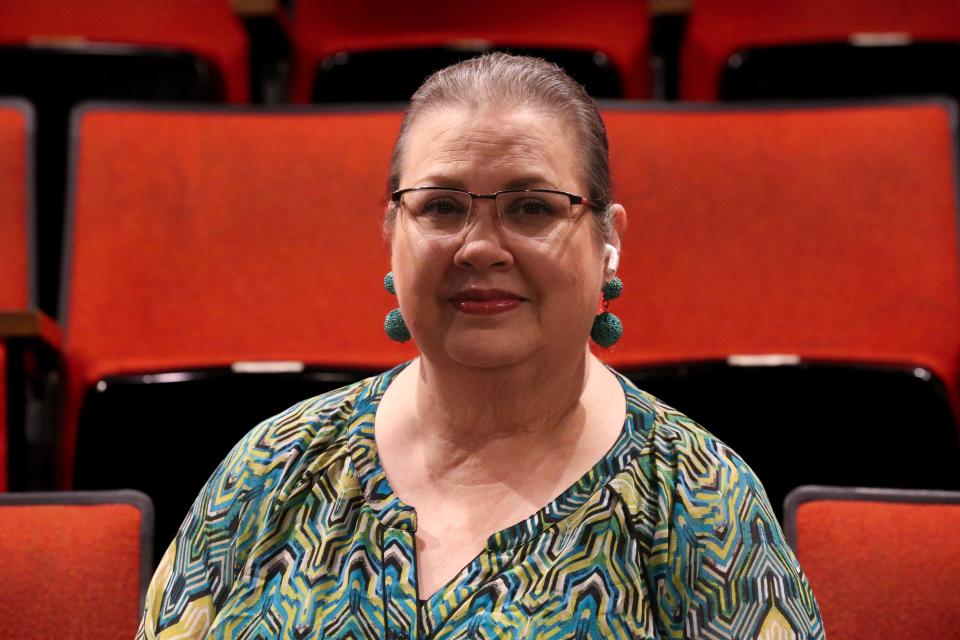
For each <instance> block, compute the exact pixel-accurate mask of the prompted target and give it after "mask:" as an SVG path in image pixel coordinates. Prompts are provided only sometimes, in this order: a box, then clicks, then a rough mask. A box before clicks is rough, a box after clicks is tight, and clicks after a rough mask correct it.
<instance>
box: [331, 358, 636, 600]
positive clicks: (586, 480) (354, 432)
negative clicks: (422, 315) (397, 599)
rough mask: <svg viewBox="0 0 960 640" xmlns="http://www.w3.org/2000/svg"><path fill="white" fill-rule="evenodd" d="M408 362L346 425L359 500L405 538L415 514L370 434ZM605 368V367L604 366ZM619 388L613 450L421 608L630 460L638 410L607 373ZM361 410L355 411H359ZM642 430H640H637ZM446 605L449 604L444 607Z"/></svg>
mask: <svg viewBox="0 0 960 640" xmlns="http://www.w3.org/2000/svg"><path fill="white" fill-rule="evenodd" d="M409 364H410V362H405V363H403V364H401V365H398V366H396V367H394V368H393V369H390V370H389V371H386V372H384V373H382V374H380V375H379V376H377V377H376V378H375V379H374V381H373V383H372V384H371V385H370V386H369V387H368V388H367V389H366V390H365V391H364V392H362V393H361V395H360V396H359V397H358V398H357V400H356V405H355V412H354V415H353V416H352V418H351V421H350V424H349V436H348V437H349V440H350V451H351V456H352V458H353V462H354V465H355V467H356V469H357V476H358V480H359V483H360V489H361V491H362V493H363V496H364V500H365V502H366V503H367V505H368V506H369V507H370V509H371V510H372V512H373V513H374V515H375V516H376V518H377V519H378V520H379V521H380V523H381V524H383V525H384V526H387V527H392V528H397V529H402V530H405V531H407V532H408V533H410V534H415V533H416V530H417V514H416V510H415V509H414V508H413V507H412V506H410V505H408V504H406V503H405V502H403V500H402V499H401V498H400V497H399V496H398V495H397V494H396V493H395V492H394V490H393V487H392V486H391V485H390V481H389V480H388V479H387V476H386V473H385V472H384V470H383V465H382V464H381V461H380V455H379V452H378V449H377V443H376V439H375V434H374V428H375V421H376V413H377V408H378V407H379V404H380V400H381V399H382V398H383V395H384V393H385V392H386V390H387V388H388V387H389V386H390V384H391V383H392V382H393V380H394V379H395V378H396V377H397V375H398V374H399V373H400V372H401V371H403V370H404V369H405V368H406V367H407V366H408V365H409ZM604 366H606V365H604ZM607 368H608V370H609V371H610V372H611V373H612V374H613V375H614V377H616V379H617V382H618V383H619V384H620V386H621V388H622V390H623V394H624V398H625V404H626V417H625V418H624V422H623V427H622V428H621V430H620V434H619V435H618V436H617V439H616V440H615V441H614V443H613V445H611V447H610V448H609V449H608V450H607V452H606V453H605V454H604V455H603V456H602V457H601V458H600V459H599V460H598V461H597V462H596V463H594V465H593V466H592V467H591V468H590V469H589V470H588V471H587V472H585V473H584V474H583V475H582V476H581V477H580V478H579V479H577V480H576V481H575V482H574V483H573V484H571V485H570V486H569V487H567V488H566V489H564V490H563V491H562V492H561V493H560V494H559V495H558V496H556V497H555V498H554V499H553V500H551V501H550V502H548V503H547V504H546V505H544V506H543V507H541V508H540V509H538V510H537V511H535V512H534V513H532V514H531V515H529V516H527V517H526V518H524V519H522V520H520V521H519V522H517V523H515V524H513V525H510V526H508V527H505V528H503V529H501V530H499V531H497V532H495V533H493V534H491V535H490V536H488V537H487V540H486V543H485V544H484V548H483V550H481V551H480V553H478V554H477V555H476V556H474V557H473V558H472V559H471V560H470V561H469V562H468V563H467V564H466V565H464V567H463V568H462V569H460V570H459V571H458V572H457V573H456V574H455V575H454V576H453V577H452V578H451V579H450V580H449V581H447V582H446V583H444V584H443V586H441V587H440V588H439V589H437V590H436V591H435V592H434V593H432V594H430V595H429V596H428V597H427V598H421V597H420V594H419V593H418V595H417V598H418V604H419V605H420V606H421V608H426V609H427V610H430V611H432V610H433V609H434V607H436V606H437V605H438V604H439V603H440V602H441V601H444V600H445V598H444V596H445V595H446V594H447V593H449V592H451V591H460V590H461V589H460V588H461V587H468V586H469V584H468V583H469V582H470V581H471V580H470V576H471V575H472V574H473V572H472V571H471V568H472V567H474V565H476V563H477V562H479V561H481V560H482V559H483V557H484V556H485V555H490V554H495V555H498V556H504V555H506V556H509V555H511V554H510V551H511V550H513V549H515V548H516V547H518V546H520V545H522V544H524V543H526V542H528V541H530V540H533V539H534V538H536V537H537V536H539V535H540V534H541V533H543V532H544V531H546V530H547V529H549V528H550V527H552V526H554V525H556V524H557V523H558V522H561V521H562V520H564V519H565V518H566V517H567V516H569V515H570V514H571V513H573V512H575V511H576V510H577V509H578V508H579V507H580V506H581V505H583V504H584V503H585V502H586V501H587V500H589V499H590V497H591V496H592V495H594V494H595V493H596V492H597V491H598V490H599V489H601V488H602V487H603V486H605V485H606V484H607V483H608V482H609V481H610V480H611V479H612V478H613V477H614V476H616V475H617V474H618V473H619V472H620V471H621V470H622V469H623V468H624V467H625V466H626V465H627V463H628V462H629V461H630V460H631V459H632V458H633V457H634V455H632V454H631V452H635V451H636V450H637V447H635V446H634V445H636V444H638V443H637V438H638V437H639V435H638V430H637V425H636V424H635V414H636V413H637V410H638V409H639V406H638V405H639V402H638V399H637V398H636V397H635V395H636V389H635V388H633V385H632V384H631V383H630V382H629V381H628V380H627V379H626V378H624V377H623V376H622V375H621V374H619V373H618V372H616V371H614V370H613V369H612V368H610V367H607ZM361 408H362V410H357V409H361ZM640 426H641V429H642V426H643V425H640ZM448 604H449V603H448Z"/></svg>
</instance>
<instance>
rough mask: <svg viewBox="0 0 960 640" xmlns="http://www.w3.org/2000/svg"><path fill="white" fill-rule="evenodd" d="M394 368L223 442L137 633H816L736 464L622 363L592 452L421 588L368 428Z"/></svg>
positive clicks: (775, 529) (785, 555)
mask: <svg viewBox="0 0 960 640" xmlns="http://www.w3.org/2000/svg"><path fill="white" fill-rule="evenodd" d="M399 370H400V368H397V369H394V370H392V371H388V372H386V373H384V374H382V375H379V376H376V377H374V378H370V379H367V380H364V381H361V382H358V383H356V384H354V385H351V386H349V387H345V388H343V389H339V390H337V391H333V392H330V393H327V394H325V395H322V396H318V397H316V398H313V399H311V400H307V401H305V402H302V403H300V404H298V405H296V406H294V407H292V408H291V409H289V410H288V411H286V412H284V413H282V414H280V415H278V416H276V417H274V418H271V419H270V420H267V421H266V422H264V423H262V424H260V425H259V426H257V427H256V428H255V429H254V430H253V431H251V432H250V433H249V434H248V435H247V436H246V437H245V438H244V439H243V440H242V441H241V442H240V443H239V444H238V445H237V446H236V447H235V448H234V449H233V451H232V452H231V453H230V454H229V455H228V456H227V458H226V460H224V462H223V463H222V464H221V465H220V466H219V468H217V470H216V471H215V472H214V474H213V476H212V477H211V478H210V481H209V482H208V483H207V485H206V486H205V487H204V489H203V491H202V493H201V494H200V496H199V497H198V498H197V501H196V503H195V504H194V506H193V508H192V510H191V511H190V514H189V515H188V516H187V518H186V520H185V521H184V523H183V526H182V527H181V528H180V531H179V533H178V534H177V536H176V539H175V540H174V541H173V543H172V544H171V545H170V548H169V549H168V550H167V552H166V554H165V555H164V557H163V560H162V561H161V562H160V566H159V568H158V569H157V572H156V575H155V576H154V578H153V582H152V583H151V585H150V590H149V592H148V594H147V599H146V606H145V610H144V614H143V619H142V621H141V624H140V630H139V632H138V635H137V637H138V638H140V639H146V638H159V639H163V640H167V639H172V638H231V639H240V638H247V639H251V640H253V639H257V638H263V639H267V638H271V639H272V638H297V639H305V638H315V639H317V640H319V639H321V638H322V639H324V640H334V639H337V640H339V639H348V638H349V639H357V640H359V639H367V638H369V639H373V638H382V639H396V638H399V639H403V640H406V639H411V640H412V639H421V638H431V639H436V640H453V639H455V638H456V639H461V638H462V639H467V638H471V639H473V638H511V639H514V638H515V639H518V640H519V639H527V638H550V639H555V638H556V639H561V638H576V639H578V640H585V639H587V638H597V639H600V638H603V639H610V638H630V639H637V638H644V639H646V638H718V639H719V638H723V639H729V638H738V639H740V638H743V639H746V638H771V639H772V638H777V639H786V638H798V639H804V640H806V639H810V638H823V635H824V634H823V625H822V623H821V620H820V614H819V611H818V610H817V605H816V602H815V601H814V598H813V594H812V592H811V591H810V586H809V584H808V583H807V580H806V578H805V577H804V575H803V573H802V572H801V570H800V567H799V565H798V564H797V561H796V559H795V558H794V556H793V554H792V553H791V551H790V549H789V548H788V547H787V544H786V542H785V541H784V538H783V534H782V532H781V531H780V527H779V525H778V524H777V522H776V519H775V518H774V516H773V513H772V511H771V509H770V506H769V503H768V501H767V498H766V495H765V494H764V491H763V488H762V487H761V486H760V483H759V482H758V481H757V479H756V477H755V476H754V475H753V472H752V471H751V470H750V468H749V467H748V466H747V465H746V463H744V462H743V460H741V459H740V458H739V457H738V456H737V454H736V453H734V452H733V451H731V450H730V449H729V448H728V447H727V446H726V445H724V444H723V443H722V442H720V441H718V440H717V439H716V438H714V437H713V436H711V435H710V434H709V433H707V432H706V431H704V430H703V429H702V428H701V427H699V426H698V425H696V424H695V423H693V422H692V421H691V420H690V419H688V418H686V417H685V416H683V415H682V414H680V413H678V412H676V411H674V410H673V409H671V408H669V407H667V406H664V405H663V404H661V403H660V402H658V401H657V400H656V399H655V398H653V397H651V396H650V395H648V394H646V393H644V392H643V391H640V390H639V389H637V388H636V387H634V386H633V385H632V384H631V383H630V382H629V381H628V380H626V379H625V378H622V377H621V378H620V381H621V384H622V385H623V387H624V391H625V393H626V398H627V418H626V421H625V423H624V426H623V431H622V433H621V435H620V437H619V439H618V440H617V442H616V444H615V445H614V446H613V447H612V448H611V449H610V451H609V452H608V453H607V454H606V456H605V457H604V458H603V459H602V460H600V461H599V462H597V464H596V465H595V466H594V467H593V468H592V469H591V470H590V471H589V472H587V473H586V474H585V475H584V476H583V477H582V478H580V480H578V481H577V482H576V484H574V485H573V486H571V487H570V488H569V489H567V490H566V491H565V492H564V493H563V494H561V495H560V496H558V497H557V498H556V499H555V500H554V501H553V502H551V503H550V504H548V505H546V506H545V507H544V508H542V509H541V510H540V511H538V512H537V513H535V514H533V515H531V516H530V517H528V518H527V519H526V520H523V521H522V522H519V523H517V524H515V525H513V526H511V527H509V528H507V529H504V530H502V531H499V532H497V533H495V534H493V535H492V536H490V538H489V539H488V540H487V543H486V546H485V549H484V550H483V551H482V552H481V553H480V554H479V555H478V556H477V557H476V558H474V559H473V560H472V561H471V562H470V563H469V564H468V565H467V566H466V567H464V568H463V569H462V570H461V571H460V573H459V574H458V575H457V576H456V577H455V578H453V579H452V580H451V581H450V582H449V583H448V584H447V585H445V586H444V587H443V588H442V589H440V590H439V591H438V592H437V593H436V594H434V595H433V596H432V597H430V598H429V599H428V600H427V601H426V602H424V603H423V604H420V603H419V601H418V594H417V565H416V553H415V549H416V546H415V541H414V532H415V531H416V528H417V517H416V513H415V511H414V510H413V508H411V507H410V506H408V505H406V504H404V503H403V502H402V501H401V500H400V498H399V497H398V496H397V495H396V494H394V492H393V490H392V489H391V487H390V484H389V482H388V481H387V478H386V476H385V475H384V472H383V469H382V468H381V466H380V462H379V458H378V456H377V450H376V445H375V443H374V437H373V422H374V415H375V413H376V409H377V405H378V403H379V401H380V398H381V397H382V395H383V392H384V391H385V390H386V388H387V386H388V385H389V384H390V381H391V380H392V379H393V377H394V376H395V375H396V374H397V373H398V372H399Z"/></svg>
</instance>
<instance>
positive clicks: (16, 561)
mask: <svg viewBox="0 0 960 640" xmlns="http://www.w3.org/2000/svg"><path fill="white" fill-rule="evenodd" d="M152 518H153V509H152V506H151V503H150V499H149V498H148V497H147V496H145V495H143V494H142V493H139V492H136V491H104V492H64V493H7V494H0V532H2V535H0V575H3V589H0V620H2V621H3V622H2V624H0V640H14V639H17V640H19V639H21V638H76V639H77V640H113V639H116V640H121V639H129V638H132V637H133V636H134V635H135V634H136V631H137V620H138V619H139V617H140V611H141V608H142V606H143V598H144V595H145V594H146V587H147V582H148V580H149V578H150V575H151V573H152V564H151V562H150V559H151V558H152V549H151V546H152V544H153V538H152Z"/></svg>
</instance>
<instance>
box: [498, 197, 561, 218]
mask: <svg viewBox="0 0 960 640" xmlns="http://www.w3.org/2000/svg"><path fill="white" fill-rule="evenodd" d="M509 213H510V214H512V215H520V216H551V215H553V214H554V208H553V207H552V206H551V205H550V203H549V202H546V201H545V200H541V199H540V198H532V197H526V198H522V199H519V200H517V201H516V202H514V203H513V204H512V205H511V206H510V211H509Z"/></svg>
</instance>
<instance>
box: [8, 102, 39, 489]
mask: <svg viewBox="0 0 960 640" xmlns="http://www.w3.org/2000/svg"><path fill="white" fill-rule="evenodd" d="M32 128H33V111H32V109H31V108H30V105H29V104H28V103H26V102H24V101H20V100H9V99H6V100H0V247H2V250H0V312H3V311H8V312H9V311H23V310H25V309H26V308H27V307H28V306H29V305H30V303H31V302H32V295H31V285H32V278H31V275H32V269H31V266H30V254H31V248H30V240H29V238H30V231H31V225H32V221H31V216H32V210H31V208H30V183H29V176H30V156H31V153H32V150H31V141H32ZM6 375H7V344H6V338H5V336H3V335H2V334H0V491H6V490H7V482H8V457H9V451H10V446H9V444H10V442H9V441H10V438H11V437H17V436H16V435H13V434H11V433H10V428H9V427H8V424H7V422H8V406H7V379H6Z"/></svg>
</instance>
